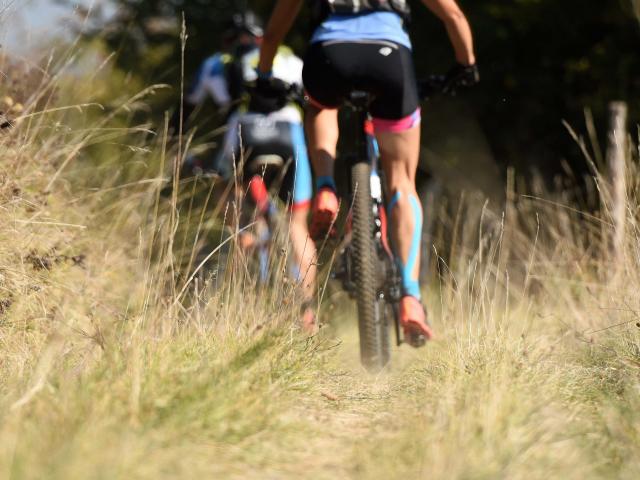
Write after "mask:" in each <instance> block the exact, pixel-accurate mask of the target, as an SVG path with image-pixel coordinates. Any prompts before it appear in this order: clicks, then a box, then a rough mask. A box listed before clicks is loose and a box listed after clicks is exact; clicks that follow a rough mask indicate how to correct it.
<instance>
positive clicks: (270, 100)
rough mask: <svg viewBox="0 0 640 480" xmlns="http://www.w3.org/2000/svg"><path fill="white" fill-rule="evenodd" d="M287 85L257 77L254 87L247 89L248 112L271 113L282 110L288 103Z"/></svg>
mask: <svg viewBox="0 0 640 480" xmlns="http://www.w3.org/2000/svg"><path fill="white" fill-rule="evenodd" d="M289 90H290V87H289V85H288V84H287V83H286V82H284V81H282V80H280V79H279V78H274V77H265V76H259V77H258V78H257V80H256V83H255V86H254V87H252V88H249V94H250V96H251V98H250V101H249V111H251V112H258V113H271V112H275V111H277V110H280V109H281V108H283V107H284V106H285V105H286V104H287V101H288V96H289Z"/></svg>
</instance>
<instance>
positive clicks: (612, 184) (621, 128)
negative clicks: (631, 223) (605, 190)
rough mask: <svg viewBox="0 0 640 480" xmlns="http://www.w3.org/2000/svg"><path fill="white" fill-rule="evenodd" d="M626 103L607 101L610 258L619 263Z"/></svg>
mask: <svg viewBox="0 0 640 480" xmlns="http://www.w3.org/2000/svg"><path fill="white" fill-rule="evenodd" d="M626 157H627V104H626V103H624V102H611V103H610V104H609V136H608V143H607V169H608V173H609V189H610V199H611V205H610V207H611V219H612V221H613V226H614V230H613V235H612V236H611V249H612V250H611V253H612V258H611V260H612V261H613V262H614V263H615V264H618V262H619V261H621V260H622V253H623V249H624V239H625V224H626V215H627V180H626Z"/></svg>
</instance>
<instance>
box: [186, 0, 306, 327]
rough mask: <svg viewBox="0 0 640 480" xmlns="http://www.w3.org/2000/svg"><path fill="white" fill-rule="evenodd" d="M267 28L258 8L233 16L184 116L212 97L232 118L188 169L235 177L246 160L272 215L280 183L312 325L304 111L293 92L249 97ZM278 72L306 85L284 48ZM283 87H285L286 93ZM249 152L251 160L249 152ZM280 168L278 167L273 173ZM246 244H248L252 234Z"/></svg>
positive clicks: (254, 191) (252, 187)
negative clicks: (208, 154)
mask: <svg viewBox="0 0 640 480" xmlns="http://www.w3.org/2000/svg"><path fill="white" fill-rule="evenodd" d="M262 35H263V30H262V25H261V22H260V19H259V18H258V17H257V16H256V15H255V14H253V13H252V12H251V11H245V12H242V13H237V14H235V15H233V17H232V19H231V22H230V26H229V28H228V30H227V32H226V34H225V39H226V43H228V45H229V47H230V48H229V52H228V53H216V54H214V55H213V56H211V57H209V58H207V59H206V60H205V61H204V62H203V64H202V66H201V67H200V69H199V71H198V74H197V76H196V79H195V82H194V83H193V85H192V87H191V89H190V90H189V92H188V94H187V95H186V96H185V107H184V114H183V115H184V117H185V118H188V117H189V116H190V114H191V112H192V111H193V110H194V109H195V107H196V106H197V105H199V104H201V103H203V102H204V101H205V100H206V99H207V98H211V99H212V100H213V101H214V102H215V103H216V105H217V106H218V108H219V109H220V110H222V111H223V112H224V113H225V114H226V116H227V121H226V127H227V128H226V133H225V136H224V140H223V144H222V148H221V149H220V151H219V152H218V154H217V155H216V157H215V158H214V159H213V162H210V164H209V165H207V164H206V163H203V162H202V161H199V160H193V159H191V160H190V161H189V165H188V168H192V169H194V170H197V169H201V170H205V171H213V172H215V173H217V174H218V175H220V176H222V177H223V178H224V179H227V180H231V179H232V177H233V173H234V168H235V167H234V162H235V166H239V165H240V164H242V165H243V172H242V173H243V177H244V180H245V185H244V186H245V187H247V190H248V192H249V200H252V201H253V202H254V204H255V207H257V210H258V213H261V214H264V215H267V214H268V212H269V210H270V209H271V208H273V204H272V203H271V202H270V200H269V199H268V194H267V190H266V188H267V187H268V186H270V185H265V183H267V184H270V183H272V182H270V181H271V180H272V181H273V182H279V183H278V185H276V188H277V189H278V195H279V197H280V199H281V200H282V201H283V202H284V203H286V204H287V205H288V209H289V212H290V215H291V217H290V221H289V222H287V223H288V224H289V238H290V240H291V245H292V250H293V257H294V263H295V265H294V268H293V270H294V275H295V276H296V277H298V279H299V280H300V281H301V282H302V283H303V288H302V290H303V294H304V298H305V301H304V302H303V303H304V307H303V326H304V328H305V329H307V330H312V329H313V328H314V327H315V326H314V323H315V318H314V315H313V311H312V309H311V308H310V304H311V299H312V298H313V288H314V282H315V275H316V267H315V263H314V262H313V259H314V257H315V254H316V250H315V245H314V244H313V242H309V241H308V240H307V239H308V235H309V231H308V226H307V218H308V214H309V209H310V206H311V197H312V194H313V188H312V179H311V167H310V164H309V159H308V154H307V148H306V142H305V137H304V129H303V125H302V113H301V111H300V109H299V108H298V107H297V106H295V105H293V104H292V103H291V102H290V101H288V99H287V97H286V95H284V94H283V95H278V96H276V97H274V96H273V95H272V96H270V97H268V98H266V97H263V96H260V95H259V94H257V93H255V92H254V94H253V95H248V92H247V85H249V84H250V83H251V82H254V81H255V79H256V67H257V64H258V58H259V45H260V42H261V40H262ZM274 57H275V59H274V65H273V76H274V79H278V80H279V81H281V82H282V84H283V85H294V86H295V85H298V86H299V87H300V88H301V87H302V60H301V59H299V58H298V57H297V56H295V55H294V54H293V52H292V51H291V50H290V49H289V48H287V47H284V46H281V47H279V48H278V49H277V52H275V53H274ZM281 93H284V92H281ZM244 157H246V158H244ZM274 170H275V172H274ZM241 237H242V238H240V244H241V245H246V246H249V245H250V244H251V243H252V242H251V241H250V240H249V238H250V234H246V235H242V236H241Z"/></svg>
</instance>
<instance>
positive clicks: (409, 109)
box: [302, 40, 419, 120]
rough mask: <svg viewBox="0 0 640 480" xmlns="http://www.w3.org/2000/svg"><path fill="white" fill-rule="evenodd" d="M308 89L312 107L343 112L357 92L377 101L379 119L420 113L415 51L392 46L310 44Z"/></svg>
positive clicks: (375, 109)
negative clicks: (414, 65)
mask: <svg viewBox="0 0 640 480" xmlns="http://www.w3.org/2000/svg"><path fill="white" fill-rule="evenodd" d="M302 78H303V81H304V87H305V89H306V91H307V94H308V95H309V98H310V100H311V101H312V102H313V103H316V104H318V105H319V106H321V107H324V108H338V107H340V106H341V105H342V104H343V103H344V101H345V99H346V98H347V97H348V96H349V94H350V93H351V91H353V90H363V91H366V92H369V93H371V94H372V95H373V97H374V98H373V101H372V103H371V105H370V107H369V111H370V113H371V115H372V116H373V117H374V118H379V119H383V120H400V119H403V118H406V117H409V116H410V115H413V114H414V113H415V112H416V111H417V109H418V107H419V98H418V86H417V83H416V76H415V71H414V67H413V58H412V56H411V50H409V49H408V48H407V47H405V46H404V45H398V44H397V43H394V42H390V41H387V40H362V41H342V40H329V41H324V42H317V43H313V44H311V46H310V47H309V50H308V51H307V54H306V56H305V59H304V70H303V72H302Z"/></svg>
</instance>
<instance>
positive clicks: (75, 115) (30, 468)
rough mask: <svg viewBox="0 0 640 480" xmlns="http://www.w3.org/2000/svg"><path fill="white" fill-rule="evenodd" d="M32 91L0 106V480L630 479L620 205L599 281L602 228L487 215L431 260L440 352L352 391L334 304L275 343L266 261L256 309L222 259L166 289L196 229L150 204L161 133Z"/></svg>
mask: <svg viewBox="0 0 640 480" xmlns="http://www.w3.org/2000/svg"><path fill="white" fill-rule="evenodd" d="M5 65H6V64H5ZM52 71H54V70H52ZM36 77H37V78H36V80H34V82H35V83H36V87H37V88H35V87H34V88H31V87H29V88H26V89H25V88H23V89H22V91H18V90H19V89H18V90H15V89H14V90H12V91H11V92H8V91H7V90H5V92H1V93H2V94H1V95H0V97H3V96H4V95H5V93H6V94H7V95H10V96H11V97H12V99H13V98H15V100H14V104H15V103H20V105H21V110H20V111H19V112H18V111H13V112H10V114H11V115H12V118H13V119H14V121H15V122H14V123H15V126H14V128H13V129H11V131H6V130H2V131H1V132H2V133H0V167H1V169H0V171H1V172H2V173H1V174H0V225H2V227H1V228H0V349H1V350H0V351H1V352H2V353H1V354H0V355H1V356H0V382H1V383H0V384H1V394H0V416H1V417H0V418H1V424H0V472H1V473H0V476H1V477H2V478H16V479H17V478H34V479H35V478H38V479H40V478H60V479H68V478H109V479H111V478H127V479H129V478H154V479H157V478H182V477H183V478H202V477H204V478H300V477H305V478H403V477H404V478H447V479H449V478H496V477H499V478H527V479H531V478H611V477H615V478H638V475H640V427H639V425H640V413H638V412H640V384H639V378H640V376H639V373H640V328H639V327H638V322H639V321H640V319H639V318H638V311H640V305H639V304H638V295H637V292H638V288H639V287H640V277H639V274H638V272H639V271H640V257H639V253H640V252H639V251H638V245H639V243H638V240H639V238H638V224H637V212H636V210H635V204H632V205H631V207H630V209H629V215H628V221H629V223H628V228H627V243H626V245H625V251H624V261H623V262H620V263H619V264H612V263H610V261H609V260H607V257H606V256H603V255H602V251H603V247H602V245H600V243H599V239H600V238H601V234H602V232H603V231H604V232H607V231H608V229H610V227H609V226H608V220H607V216H606V214H605V215H603V216H602V217H601V218H592V217H589V216H587V215H585V214H582V213H580V212H579V211H575V210H572V209H571V208H568V207H566V206H562V205H559V204H558V202H561V201H562V199H561V198H560V199H558V198H554V200H553V201H550V200H540V199H534V198H530V197H523V196H518V195H515V193H513V195H510V196H509V198H510V199H511V201H510V203H509V204H508V205H507V208H506V215H505V216H503V215H502V213H501V212H502V211H503V210H505V209H503V208H501V207H500V206H493V205H487V206H486V208H484V209H483V210H482V211H481V212H479V213H480V215H479V216H478V218H476V219H475V221H471V220H470V221H469V222H467V223H466V227H465V228H467V231H470V230H473V231H478V232H479V235H477V236H476V238H475V239H474V237H473V236H469V235H460V236H459V237H457V238H462V240H461V241H460V242H461V243H462V245H460V246H458V247H456V248H453V249H452V248H448V249H447V250H450V251H451V252H453V254H452V255H451V258H448V257H449V255H447V263H445V261H444V260H442V259H440V260H439V261H438V262H437V266H438V268H437V271H438V275H437V276H436V278H437V280H434V281H432V283H431V285H430V287H429V290H428V300H429V305H430V309H431V315H432V318H433V323H434V326H435V327H436V330H437V331H438V333H439V340H437V341H435V342H433V343H432V344H430V345H429V346H428V347H427V348H425V349H422V350H419V351H413V350H409V349H408V348H406V347H403V348H401V349H399V350H396V351H394V364H393V366H392V368H391V369H390V370H389V371H388V372H385V373H383V374H381V375H379V376H375V377H372V376H370V375H368V374H366V373H365V372H363V371H362V369H361V368H360V366H359V363H358V358H357V345H356V343H355V338H356V335H355V331H354V324H355V322H354V320H353V311H352V310H351V308H352V307H351V306H350V304H349V303H347V302H345V301H344V300H343V299H342V298H341V297H340V295H338V294H335V295H333V296H332V297H331V299H330V300H328V301H327V303H326V304H325V307H326V308H325V309H324V312H325V318H326V319H328V320H331V322H330V325H329V326H328V327H327V328H325V329H323V331H322V332H321V334H320V335H318V336H316V337H314V338H312V339H307V338H305V337H304V336H303V335H302V334H301V333H300V332H299V331H298V329H297V326H296V324H295V318H296V313H297V307H296V304H295V301H291V298H292V297H294V293H295V288H294V286H293V285H290V284H287V283H286V282H285V281H284V278H282V271H283V266H284V263H282V262H281V263H279V264H278V266H277V267H274V268H273V271H274V275H276V276H277V277H278V279H277V285H278V288H275V289H260V288H258V287H256V285H255V283H254V282H253V279H252V278H251V277H250V276H248V275H247V274H246V269H245V268H244V267H245V265H246V264H245V263H244V259H243V257H242V256H241V255H239V254H238V252H237V250H236V249H235V247H233V241H231V242H230V245H232V248H231V249H230V252H231V253H230V258H231V259H232V260H231V261H232V262H235V263H232V265H231V267H230V268H228V269H227V273H226V274H225V276H224V277H221V278H219V279H218V283H217V285H218V286H217V288H213V287H212V286H211V285H203V284H202V282H200V281H199V280H198V281H196V279H195V278H194V279H193V280H192V281H191V282H188V280H189V277H188V276H186V275H184V274H183V273H181V272H184V270H183V266H184V265H186V264H188V263H191V264H192V265H193V264H194V261H195V260H194V258H195V252H197V251H198V250H199V249H200V247H201V246H202V245H204V244H205V243H206V240H207V235H208V234H207V233H206V232H210V231H212V230H214V229H212V225H211V224H210V222H211V220H210V218H209V216H208V214H206V211H205V210H202V207H198V206H197V205H195V204H190V203H189V202H188V201H186V202H181V201H180V198H178V197H177V196H176V197H173V198H172V199H169V200H165V199H162V198H160V197H159V194H158V190H159V186H160V184H161V177H162V175H163V173H164V171H165V169H169V168H170V163H171V161H172V160H171V159H172V158H173V157H174V156H175V155H174V153H173V150H171V149H169V150H168V152H167V153H166V154H165V153H164V152H165V150H166V149H165V147H164V145H165V142H164V140H163V134H162V128H159V129H158V132H157V134H156V135H152V134H151V133H149V126H148V125H138V126H137V127H135V128H130V127H126V128H125V127H123V115H122V112H127V111H135V110H136V108H139V107H140V105H142V104H141V103H140V101H141V100H142V97H135V98H133V99H126V98H124V99H122V100H118V102H120V103H119V104H118V102H114V104H113V105H110V106H109V108H108V109H107V111H106V112H104V113H97V112H100V110H99V109H98V107H83V108H76V109H74V110H69V111H67V110H65V111H55V112H50V113H42V112H43V111H44V110H51V109H52V108H55V107H56V106H57V105H59V104H60V103H58V102H59V101H60V100H56V97H58V98H66V97H67V96H68V93H67V92H68V91H67V90H65V89H64V88H65V87H64V85H62V86H61V85H60V83H59V81H58V80H56V78H55V74H51V73H48V72H44V74H43V75H36ZM5 86H6V84H5ZM30 92H37V93H36V94H33V93H30ZM75 95H87V96H86V99H85V98H80V97H78V98H74V100H75V101H76V102H81V103H83V104H91V103H92V98H93V97H91V96H90V95H89V94H88V93H83V92H78V91H76V92H75ZM93 108H95V109H93ZM114 112H115V113H114ZM124 123H126V121H124ZM163 162H164V163H165V164H167V165H168V166H167V167H163ZM638 178H640V176H639V175H638V172H637V171H636V170H635V169H634V168H631V169H630V171H629V179H630V181H629V185H630V187H629V188H630V198H631V199H632V200H634V201H635V199H636V198H638V197H637V192H636V187H635V184H636V182H637V179H638ZM187 190H188V188H187ZM205 190H206V188H205ZM602 191H604V188H603V189H602ZM205 195H206V193H205ZM540 195H542V193H537V194H536V196H540ZM602 198H603V202H604V204H605V209H604V211H605V212H606V211H607V209H606V195H603V197H602ZM462 223H464V222H462ZM185 232H186V233H185ZM227 235H228V234H227ZM470 238H471V240H470ZM439 248H440V250H442V246H439ZM216 258H217V257H214V258H213V260H214V261H217V260H216Z"/></svg>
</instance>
